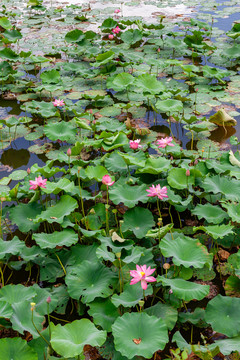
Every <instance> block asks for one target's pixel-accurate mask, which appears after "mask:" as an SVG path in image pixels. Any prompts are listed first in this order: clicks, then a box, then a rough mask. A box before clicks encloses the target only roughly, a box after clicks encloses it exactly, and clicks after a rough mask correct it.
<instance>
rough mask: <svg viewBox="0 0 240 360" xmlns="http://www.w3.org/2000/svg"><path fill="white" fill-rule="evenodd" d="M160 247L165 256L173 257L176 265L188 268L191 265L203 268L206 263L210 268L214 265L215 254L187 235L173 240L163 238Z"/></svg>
mask: <svg viewBox="0 0 240 360" xmlns="http://www.w3.org/2000/svg"><path fill="white" fill-rule="evenodd" d="M159 247H160V249H161V252H162V254H163V256H165V257H173V259H172V261H173V263H174V264H175V265H178V266H180V265H183V266H185V267H186V268H189V267H190V266H193V267H195V268H202V267H203V266H204V265H207V266H208V267H209V269H210V268H211V267H212V260H213V255H212V254H209V253H208V251H207V248H206V246H204V245H202V244H201V243H200V242H199V240H197V239H192V238H189V237H186V236H180V237H178V238H177V239H175V240H172V241H168V240H167V239H162V240H161V242H160V245H159Z"/></svg>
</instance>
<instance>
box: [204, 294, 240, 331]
mask: <svg viewBox="0 0 240 360" xmlns="http://www.w3.org/2000/svg"><path fill="white" fill-rule="evenodd" d="M239 306H240V298H233V297H229V296H222V295H220V294H219V295H217V296H215V297H214V298H213V299H212V300H210V301H209V303H208V304H207V307H206V312H205V320H206V321H207V322H208V323H209V324H211V326H212V328H213V330H214V331H217V332H220V333H222V334H225V335H227V336H229V337H233V336H237V335H239V333H240V319H239V317H238V315H237V314H238V309H239Z"/></svg>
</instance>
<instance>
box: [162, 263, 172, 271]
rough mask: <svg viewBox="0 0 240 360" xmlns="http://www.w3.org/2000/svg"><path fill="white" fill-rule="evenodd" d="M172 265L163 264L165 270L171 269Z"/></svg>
mask: <svg viewBox="0 0 240 360" xmlns="http://www.w3.org/2000/svg"><path fill="white" fill-rule="evenodd" d="M170 267H171V265H170V264H168V263H165V264H163V268H164V269H165V270H168V269H170Z"/></svg>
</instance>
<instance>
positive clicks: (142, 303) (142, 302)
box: [138, 300, 144, 308]
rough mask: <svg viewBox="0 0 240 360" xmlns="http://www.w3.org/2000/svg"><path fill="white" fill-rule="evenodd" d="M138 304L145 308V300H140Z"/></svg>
mask: <svg viewBox="0 0 240 360" xmlns="http://www.w3.org/2000/svg"><path fill="white" fill-rule="evenodd" d="M138 304H139V306H140V307H141V308H142V307H143V306H144V300H139V302H138Z"/></svg>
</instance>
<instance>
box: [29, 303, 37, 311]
mask: <svg viewBox="0 0 240 360" xmlns="http://www.w3.org/2000/svg"><path fill="white" fill-rule="evenodd" d="M30 305H31V311H33V310H34V309H35V306H36V303H35V302H31V303H30Z"/></svg>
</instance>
